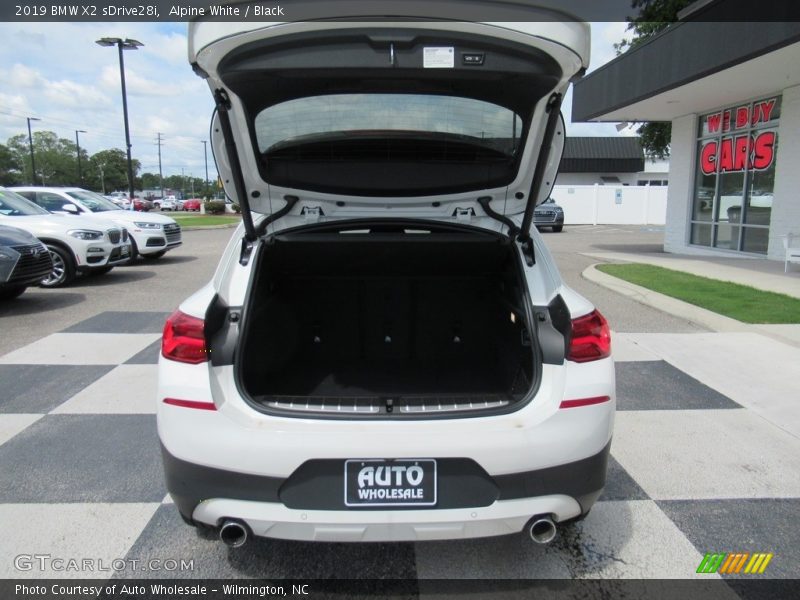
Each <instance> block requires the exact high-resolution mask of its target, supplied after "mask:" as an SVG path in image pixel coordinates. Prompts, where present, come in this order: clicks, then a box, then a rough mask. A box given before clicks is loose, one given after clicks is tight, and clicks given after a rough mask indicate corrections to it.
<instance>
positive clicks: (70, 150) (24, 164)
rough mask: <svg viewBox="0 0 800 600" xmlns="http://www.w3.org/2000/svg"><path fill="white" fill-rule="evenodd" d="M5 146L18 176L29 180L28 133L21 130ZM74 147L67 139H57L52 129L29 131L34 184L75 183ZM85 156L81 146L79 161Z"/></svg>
mask: <svg viewBox="0 0 800 600" xmlns="http://www.w3.org/2000/svg"><path fill="white" fill-rule="evenodd" d="M8 149H9V151H10V152H11V154H12V155H13V158H14V160H15V162H16V164H17V165H19V166H20V167H21V169H20V171H21V172H20V179H21V180H22V181H25V182H33V181H34V178H33V176H32V174H31V153H30V143H29V141H28V136H27V135H25V134H24V133H21V134H19V135H15V136H13V137H11V138H9V140H8ZM76 150H77V147H76V146H75V143H74V142H72V141H71V140H68V139H65V138H60V137H58V136H57V135H56V134H55V133H53V132H52V131H36V132H34V134H33V153H34V159H35V163H36V180H35V183H37V184H39V183H44V185H78V184H79V181H78V161H77V154H76ZM87 158H88V155H87V154H86V151H85V150H83V149H81V160H82V161H84V160H86V159H87Z"/></svg>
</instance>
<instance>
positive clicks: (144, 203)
mask: <svg viewBox="0 0 800 600" xmlns="http://www.w3.org/2000/svg"><path fill="white" fill-rule="evenodd" d="M153 206H154V205H153V202H152V201H150V200H147V199H146V198H138V197H137V198H134V199H133V210H135V211H139V212H148V211H151V210H153Z"/></svg>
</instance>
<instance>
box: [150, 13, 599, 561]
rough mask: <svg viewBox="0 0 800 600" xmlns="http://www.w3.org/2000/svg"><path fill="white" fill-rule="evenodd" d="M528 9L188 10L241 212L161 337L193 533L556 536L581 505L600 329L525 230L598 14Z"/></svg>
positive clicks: (591, 474) (586, 503)
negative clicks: (290, 14) (249, 19)
mask: <svg viewBox="0 0 800 600" xmlns="http://www.w3.org/2000/svg"><path fill="white" fill-rule="evenodd" d="M526 14H530V15H531V16H533V17H534V18H532V19H531V22H508V23H503V25H502V26H498V25H497V24H491V23H460V22H429V21H424V20H418V21H404V22H401V21H398V22H393V23H392V27H391V28H387V27H386V26H385V24H381V23H371V22H368V21H366V20H362V21H359V22H353V23H341V22H337V23H335V24H331V23H326V22H325V21H324V20H320V21H317V22H306V23H281V24H280V25H264V26H256V27H254V26H253V24H251V23H248V24H240V25H239V26H238V28H237V26H236V24H231V23H225V24H217V23H213V22H206V21H203V20H202V19H201V20H197V21H193V22H191V23H190V24H189V47H190V62H191V63H192V64H193V65H194V67H195V71H196V72H197V73H202V74H203V76H204V77H205V78H206V82H207V84H208V85H209V87H210V90H211V92H212V94H213V95H214V97H215V99H216V106H217V111H216V112H215V114H214V116H213V117H212V125H211V132H212V133H211V135H212V140H211V143H212V146H213V148H214V150H215V156H216V157H217V164H218V168H219V171H220V175H221V179H222V181H224V182H225V185H226V190H225V191H226V193H227V195H228V196H229V197H231V198H232V199H233V200H234V201H235V202H236V203H237V204H239V205H240V207H241V210H242V224H241V225H240V226H239V227H238V228H237V229H236V230H235V232H234V234H233V237H232V239H231V240H230V243H229V244H228V246H227V248H226V249H225V251H224V253H223V255H222V257H221V260H220V263H219V266H218V268H217V270H216V273H215V275H214V277H213V279H212V280H211V281H210V282H209V283H208V284H207V285H206V286H204V287H203V288H201V289H200V290H198V291H197V292H196V293H195V294H193V295H192V296H190V297H189V298H187V299H186V300H185V301H184V302H183V303H181V304H180V306H179V307H178V310H176V311H175V312H174V313H173V314H172V315H171V316H170V317H169V318H168V319H167V322H166V325H165V327H164V332H163V338H162V349H161V357H160V359H159V385H158V395H157V398H158V411H157V412H158V414H157V421H158V434H159V438H160V441H161V447H162V458H163V462H164V470H165V475H166V484H167V489H168V491H169V493H170V494H171V496H172V498H173V500H174V503H175V506H176V508H177V510H178V511H179V513H180V514H181V516H182V517H183V519H184V520H185V521H186V522H188V523H189V524H195V525H204V526H208V527H212V528H216V529H217V530H218V534H219V537H220V539H221V540H222V541H223V542H225V543H226V544H228V545H230V546H240V545H242V544H244V543H245V542H246V540H247V539H248V538H250V537H251V536H253V535H255V536H266V537H274V538H283V539H294V540H307V541H312V540H315V541H349V542H361V541H363V542H371V541H401V540H406V541H417V540H431V539H452V538H471V537H484V536H493V535H501V534H511V533H518V532H521V531H524V532H525V533H526V534H527V535H529V536H530V538H532V539H533V540H534V541H536V542H540V543H545V542H549V541H551V540H552V539H553V538H554V536H555V535H556V530H557V527H558V526H560V525H563V524H564V523H566V522H569V521H574V520H579V519H581V518H583V517H585V516H586V515H587V514H588V512H589V510H590V509H591V507H592V505H593V504H594V502H595V501H596V500H597V498H598V497H599V495H600V494H601V492H602V489H603V486H604V484H605V477H606V467H607V461H608V454H609V448H610V443H611V437H612V431H613V422H614V410H615V379H614V364H613V359H612V357H611V341H610V334H609V327H608V324H607V322H606V320H605V319H604V317H603V316H602V315H601V314H600V313H599V312H598V311H597V310H596V308H595V307H594V306H593V305H592V304H591V302H589V301H588V300H587V299H585V298H583V297H582V296H580V295H579V294H577V293H576V292H575V291H573V290H572V289H570V288H569V287H568V286H566V285H565V284H564V282H563V281H562V279H561V277H560V275H559V273H558V269H557V267H556V265H555V263H554V261H553V258H552V257H551V255H550V254H549V252H548V250H547V247H546V245H545V244H544V242H543V240H542V238H541V236H540V234H539V233H538V232H537V230H536V228H535V227H534V226H533V225H532V221H533V217H534V210H535V207H536V206H537V205H538V204H540V203H542V202H543V201H544V200H545V199H546V198H547V197H548V196H549V194H550V191H551V188H552V186H551V182H553V181H554V179H555V174H556V170H557V167H558V163H559V160H560V156H561V153H562V151H563V143H564V122H563V118H562V117H561V114H560V101H561V98H562V97H563V94H564V93H565V92H566V91H567V89H568V87H569V83H570V81H571V80H572V79H573V78H574V77H576V76H577V75H578V74H579V73H580V72H582V71H583V70H585V68H586V67H587V66H588V52H589V28H588V25H587V24H584V23H579V22H573V21H569V20H567V21H565V22H563V23H558V26H557V27H555V26H553V24H552V23H546V22H540V21H537V19H536V18H535V15H536V14H538V13H536V12H535V11H532V10H531V12H530V13H526ZM289 117H290V118H289ZM289 120H290V121H291V127H287V126H286V123H287V121H289ZM221 157H224V159H220V158H221ZM332 161H333V163H334V164H335V168H331V164H332ZM251 166H252V168H251Z"/></svg>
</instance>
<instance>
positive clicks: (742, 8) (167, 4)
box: [0, 0, 800, 23]
mask: <svg viewBox="0 0 800 600" xmlns="http://www.w3.org/2000/svg"><path fill="white" fill-rule="evenodd" d="M631 1H632V0H266V1H265V0H217V1H214V0H57V1H56V2H53V1H52V0H51V1H49V2H45V1H44V0H9V1H4V2H2V3H0V21H4V22H29V23H33V22H38V23H44V22H159V21H163V22H189V21H193V20H201V21H220V22H225V21H227V22H236V21H240V22H265V23H268V22H278V21H316V20H337V21H352V20H359V19H365V20H376V19H380V20H384V19H385V20H397V21H407V20H419V19H424V20H443V21H452V20H457V21H475V22H480V21H500V22H523V21H551V22H556V21H565V20H579V21H588V22H622V21H629V20H632V19H635V18H636V16H637V10H636V9H634V8H632V6H631ZM681 16H682V17H683V18H684V19H685V20H689V21H708V22H712V21H713V22H726V21H728V22H735V21H739V22H742V21H748V22H756V21H761V22H763V21H772V22H778V21H782V22H786V21H800V2H795V1H793V0H786V1H783V0H765V1H764V2H758V3H756V2H752V0H698V1H697V2H694V3H693V4H691V5H690V6H688V7H687V8H685V9H684V10H683V11H681Z"/></svg>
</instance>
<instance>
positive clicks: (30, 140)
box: [26, 117, 41, 185]
mask: <svg viewBox="0 0 800 600" xmlns="http://www.w3.org/2000/svg"><path fill="white" fill-rule="evenodd" d="M26 118H27V119H28V144H30V147H31V179H32V180H33V185H36V160H35V159H34V158H33V135H32V134H31V121H41V119H40V118H39V117H26Z"/></svg>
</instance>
